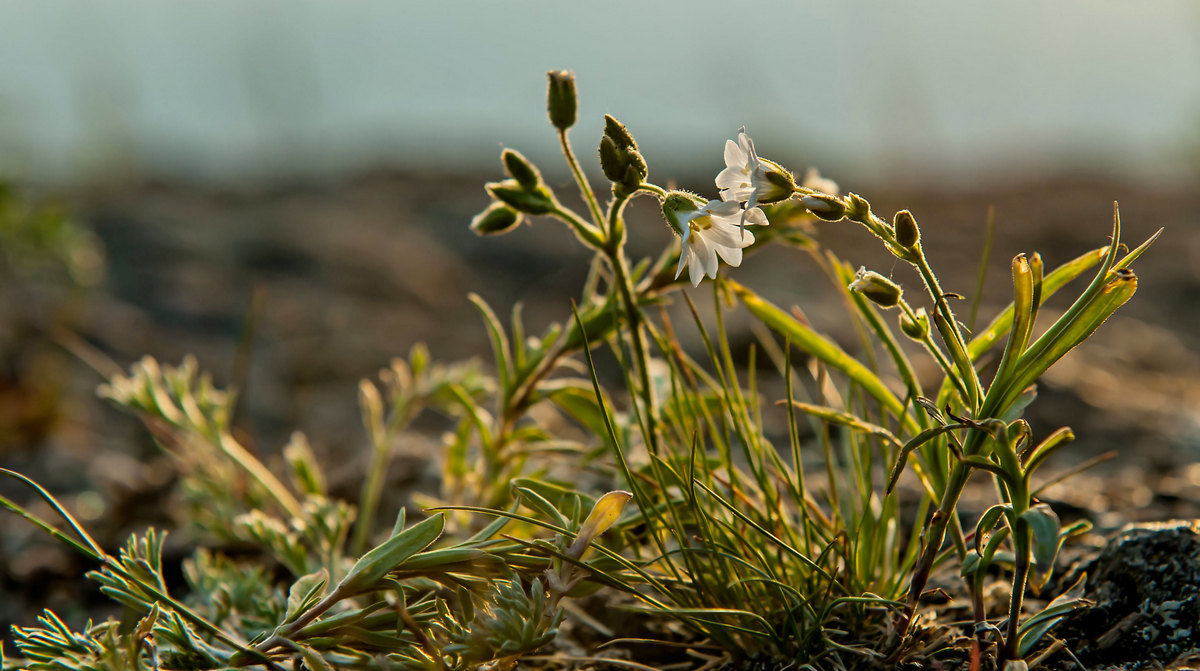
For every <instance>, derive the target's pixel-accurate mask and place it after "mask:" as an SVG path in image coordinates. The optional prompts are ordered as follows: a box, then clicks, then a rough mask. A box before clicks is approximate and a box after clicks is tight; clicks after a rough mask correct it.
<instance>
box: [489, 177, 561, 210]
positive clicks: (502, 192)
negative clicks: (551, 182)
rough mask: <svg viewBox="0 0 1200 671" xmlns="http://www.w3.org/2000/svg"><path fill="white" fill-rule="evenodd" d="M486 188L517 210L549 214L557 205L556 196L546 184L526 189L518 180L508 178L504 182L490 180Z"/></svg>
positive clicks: (496, 197) (495, 196)
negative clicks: (551, 193)
mask: <svg viewBox="0 0 1200 671" xmlns="http://www.w3.org/2000/svg"><path fill="white" fill-rule="evenodd" d="M484 188H486V189H487V191H488V193H490V194H492V197H493V198H495V199H496V200H498V201H500V202H502V203H504V204H505V205H508V206H509V207H511V208H512V209H514V210H516V211H517V212H523V213H525V214H548V213H550V212H553V211H554V209H555V207H556V204H555V202H554V197H553V196H552V195H550V191H549V189H547V188H546V187H545V186H541V185H539V186H538V187H536V188H533V189H526V188H525V187H523V186H521V185H520V183H518V182H517V180H515V179H506V180H504V181H502V182H488V183H487V184H486V185H484Z"/></svg>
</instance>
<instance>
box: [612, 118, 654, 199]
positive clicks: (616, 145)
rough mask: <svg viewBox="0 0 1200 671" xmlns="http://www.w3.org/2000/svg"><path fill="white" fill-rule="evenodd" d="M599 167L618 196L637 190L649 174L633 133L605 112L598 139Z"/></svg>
mask: <svg viewBox="0 0 1200 671" xmlns="http://www.w3.org/2000/svg"><path fill="white" fill-rule="evenodd" d="M600 169H601V170H603V171H604V176H605V177H607V178H608V181H610V182H612V183H613V188H614V189H616V190H618V191H620V192H621V194H622V195H628V194H631V193H633V192H634V191H637V189H638V187H639V186H641V185H642V182H643V181H645V179H646V175H647V174H649V170H648V168H647V167H646V160H645V159H644V158H642V155H641V154H640V153H638V150H637V143H636V142H634V140H633V136H632V135H630V134H629V131H628V130H626V129H625V126H623V125H622V124H621V122H620V121H617V120H616V119H614V118H612V117H611V116H608V115H605V117H604V137H603V138H601V139H600Z"/></svg>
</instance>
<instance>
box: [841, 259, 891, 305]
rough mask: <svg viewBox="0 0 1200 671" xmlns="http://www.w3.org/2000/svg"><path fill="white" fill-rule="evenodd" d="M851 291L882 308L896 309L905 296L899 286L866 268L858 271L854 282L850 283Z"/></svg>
mask: <svg viewBox="0 0 1200 671" xmlns="http://www.w3.org/2000/svg"><path fill="white" fill-rule="evenodd" d="M850 291H854V292H857V293H860V294H862V295H863V296H865V297H867V299H869V300H870V301H871V302H872V303H874V304H876V305H878V306H879V307H881V308H891V307H895V306H896V305H897V304H898V303H899V302H900V296H902V295H903V294H904V290H903V289H901V288H900V285H899V284H896V283H895V282H893V281H891V280H889V279H888V278H886V277H884V276H883V275H880V274H879V273H877V272H875V271H873V270H867V269H866V268H859V269H858V272H857V273H856V274H855V275H854V281H853V282H851V283H850Z"/></svg>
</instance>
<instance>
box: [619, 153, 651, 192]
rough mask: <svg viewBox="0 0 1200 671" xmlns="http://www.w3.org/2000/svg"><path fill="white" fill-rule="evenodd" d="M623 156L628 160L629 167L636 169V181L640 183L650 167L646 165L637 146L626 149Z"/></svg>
mask: <svg viewBox="0 0 1200 671" xmlns="http://www.w3.org/2000/svg"><path fill="white" fill-rule="evenodd" d="M625 156H626V158H627V159H628V161H629V165H630V167H632V168H634V169H635V170H637V173H638V177H639V179H638V183H639V184H640V183H642V181H644V180H645V179H646V175H649V174H650V168H649V167H648V166H647V165H646V159H644V158H642V153H641V152H640V151H638V150H637V148H636V147H635V148H633V149H626V150H625Z"/></svg>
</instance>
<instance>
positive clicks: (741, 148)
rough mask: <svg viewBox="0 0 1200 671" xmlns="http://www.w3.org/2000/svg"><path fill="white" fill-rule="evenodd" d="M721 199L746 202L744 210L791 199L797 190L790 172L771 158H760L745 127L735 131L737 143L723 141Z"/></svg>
mask: <svg viewBox="0 0 1200 671" xmlns="http://www.w3.org/2000/svg"><path fill="white" fill-rule="evenodd" d="M717 188H718V189H720V190H721V200H726V201H735V202H738V203H746V209H747V211H748V210H750V209H753V208H754V207H755V206H757V205H764V204H766V203H775V202H778V201H781V200H784V199H786V198H790V197H791V195H792V193H793V192H794V191H795V189H796V184H795V181H794V180H793V178H792V175H791V173H789V172H788V171H787V170H784V169H783V168H782V167H780V166H779V165H778V164H776V163H774V162H773V161H768V160H767V159H764V158H759V156H758V154H757V153H756V152H755V151H754V141H753V140H751V139H750V136H749V135H746V129H745V128H743V129H741V130H739V131H738V137H737V142H734V141H733V140H726V141H725V169H724V170H722V171H721V172H720V174H718V175H717Z"/></svg>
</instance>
